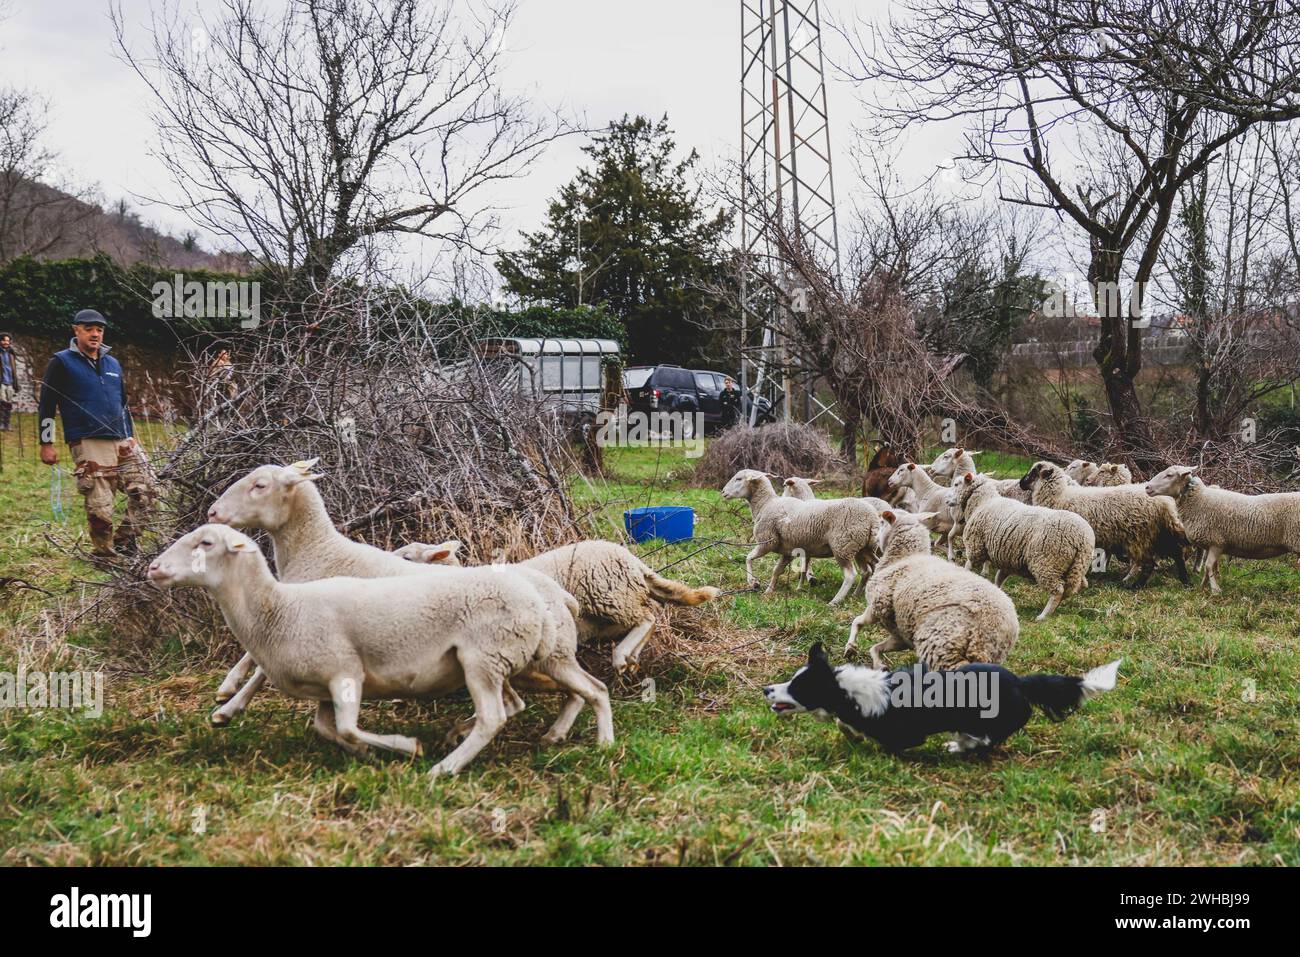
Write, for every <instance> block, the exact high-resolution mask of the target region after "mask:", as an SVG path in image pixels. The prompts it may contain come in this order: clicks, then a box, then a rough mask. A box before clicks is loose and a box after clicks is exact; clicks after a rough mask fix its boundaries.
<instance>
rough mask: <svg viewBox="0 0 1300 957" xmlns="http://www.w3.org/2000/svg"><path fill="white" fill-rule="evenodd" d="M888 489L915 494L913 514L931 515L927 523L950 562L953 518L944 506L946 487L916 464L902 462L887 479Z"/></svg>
mask: <svg viewBox="0 0 1300 957" xmlns="http://www.w3.org/2000/svg"><path fill="white" fill-rule="evenodd" d="M941 457H942V456H941ZM889 488H890V490H891V491H893V490H894V489H911V490H912V491H913V492H914V493H916V512H915V514H918V515H920V514H925V513H927V512H930V513H933V518H932V519H931V520H930V522H929V523H928V524H929V527H930V528H931V530H933V531H935V532H938V533H939V541H938V544H939V545H941V546H943V547H944V548H946V549H947V550H948V557H949V559H950V560H951V558H952V543H951V532H952V526H953V517H952V513H951V512H950V511H949V510H948V506H947V505H946V504H945V499H947V497H948V487H947V485H946V484H944V485H940V484H939V483H938V482H936V481H935V480H934V479H932V478H930V475H929V473H927V472H926V470H925V469H924V468H922V467H921V466H919V465H917V464H916V463H914V462H904V463H903V464H902V465H900V466H899V467H898V468H896V469H894V474H893V475H891V476H890V477H889Z"/></svg>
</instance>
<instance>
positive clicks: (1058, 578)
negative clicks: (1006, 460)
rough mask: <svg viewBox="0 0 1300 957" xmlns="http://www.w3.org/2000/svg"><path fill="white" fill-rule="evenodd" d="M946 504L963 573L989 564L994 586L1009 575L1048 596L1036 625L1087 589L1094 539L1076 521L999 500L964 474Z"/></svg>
mask: <svg viewBox="0 0 1300 957" xmlns="http://www.w3.org/2000/svg"><path fill="white" fill-rule="evenodd" d="M949 504H950V505H951V506H952V507H954V508H955V509H957V511H958V514H959V515H960V516H961V520H962V521H963V522H964V525H965V529H966V531H965V543H966V568H967V569H971V568H974V569H976V570H977V571H978V570H981V569H983V568H984V567H985V565H986V563H987V564H991V565H992V566H993V568H994V569H995V570H996V575H995V577H994V579H993V584H995V585H1001V584H1002V582H1003V581H1004V580H1005V579H1006V578H1007V577H1009V576H1011V575H1023V576H1025V577H1027V578H1031V579H1033V581H1034V582H1035V584H1037V585H1038V586H1039V587H1040V588H1045V589H1046V590H1047V593H1048V599H1047V605H1046V606H1045V607H1044V608H1043V610H1042V612H1041V613H1040V614H1039V615H1038V620H1039V621H1042V620H1043V619H1044V618H1046V617H1047V616H1048V615H1050V614H1051V613H1052V612H1054V611H1055V610H1056V606H1057V605H1058V604H1060V602H1061V600H1062V599H1064V598H1070V597H1071V596H1073V595H1076V594H1078V592H1080V591H1081V590H1082V589H1084V588H1085V587H1087V584H1088V577H1087V576H1088V568H1089V566H1090V565H1091V564H1092V560H1093V550H1094V548H1096V537H1095V536H1094V535H1093V531H1092V526H1090V525H1089V524H1088V523H1087V522H1085V521H1084V520H1083V518H1081V517H1080V516H1078V515H1075V514H1074V513H1073V512H1066V511H1061V510H1058V509H1051V508H1042V507H1040V506H1037V505H1023V504H1021V503H1020V502H1016V501H1012V500H1011V499H1009V498H1003V497H1002V496H1001V495H999V494H998V490H997V483H996V482H995V481H994V480H993V479H991V478H989V477H988V476H987V475H974V474H972V473H970V472H967V473H966V474H965V475H960V476H958V477H957V478H955V479H954V480H953V487H952V491H951V492H950V493H949Z"/></svg>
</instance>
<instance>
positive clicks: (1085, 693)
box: [1020, 659, 1123, 721]
mask: <svg viewBox="0 0 1300 957" xmlns="http://www.w3.org/2000/svg"><path fill="white" fill-rule="evenodd" d="M1122 660H1123V659H1117V660H1115V661H1112V662H1111V663H1110V664H1108V665H1102V666H1101V667H1100V668H1093V669H1092V670H1091V671H1089V672H1088V673H1087V674H1085V675H1083V676H1082V677H1079V678H1075V677H1071V676H1068V675H1025V676H1024V677H1022V678H1021V679H1020V690H1021V691H1022V692H1023V693H1024V696H1025V698H1026V699H1028V701H1029V703H1030V704H1032V705H1034V706H1036V707H1037V708H1039V709H1041V710H1042V712H1043V713H1044V714H1045V715H1047V716H1048V717H1049V718H1051V719H1052V720H1053V721H1060V720H1062V719H1063V718H1064V717H1065V716H1066V715H1068V714H1069V713H1070V712H1072V711H1074V710H1075V709H1076V708H1077V707H1079V705H1081V704H1083V703H1084V702H1085V701H1087V700H1088V699H1089V698H1091V697H1092V696H1093V695H1098V694H1101V693H1102V692H1103V691H1110V690H1111V689H1112V688H1114V687H1115V679H1116V678H1117V677H1118V676H1119V663H1120V661H1122Z"/></svg>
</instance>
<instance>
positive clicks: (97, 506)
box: [68, 439, 156, 555]
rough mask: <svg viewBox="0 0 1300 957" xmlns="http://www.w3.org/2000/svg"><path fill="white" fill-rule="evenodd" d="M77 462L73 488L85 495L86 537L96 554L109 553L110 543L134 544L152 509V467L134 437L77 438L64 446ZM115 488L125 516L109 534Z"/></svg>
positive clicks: (128, 547)
mask: <svg viewBox="0 0 1300 957" xmlns="http://www.w3.org/2000/svg"><path fill="white" fill-rule="evenodd" d="M68 448H69V449H70V450H71V452H72V461H73V462H75V463H76V465H77V471H76V476H77V491H78V492H80V493H81V494H82V495H84V496H85V497H86V517H87V518H88V519H89V521H90V541H91V544H92V545H93V546H94V549H93V550H94V553H95V554H96V555H111V554H113V546H114V543H116V544H117V546H118V547H119V548H122V549H123V550H129V549H130V548H132V547H134V545H135V540H136V537H137V536H138V535H139V534H140V532H141V531H142V530H143V529H144V527H145V525H146V523H147V521H148V515H149V513H150V512H151V511H152V509H153V505H154V499H155V496H156V489H155V487H154V480H153V470H152V469H150V467H149V460H148V459H147V458H146V457H145V454H144V450H143V449H142V448H140V446H139V444H138V443H137V442H136V440H135V439H81V440H80V441H77V442H74V443H72V444H71V445H69V446H68ZM116 492H123V493H124V494H125V495H126V517H125V518H124V519H123V520H122V524H121V525H120V526H119V527H118V530H117V535H116V536H114V534H113V502H114V495H115V493H116Z"/></svg>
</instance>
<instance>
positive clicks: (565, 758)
mask: <svg viewBox="0 0 1300 957" xmlns="http://www.w3.org/2000/svg"><path fill="white" fill-rule="evenodd" d="M29 434H30V431H29ZM4 441H5V448H4V471H3V473H0V515H3V519H0V521H2V522H3V527H4V534H3V567H2V568H0V576H5V577H13V578H21V579H24V580H26V581H28V582H30V583H32V584H35V585H39V586H40V587H42V588H44V589H46V590H47V591H49V592H51V593H53V595H52V596H46V595H44V594H41V593H39V592H33V591H30V590H27V589H23V588H21V587H17V586H9V587H6V588H5V589H4V591H3V592H0V599H2V600H3V602H4V604H3V605H0V628H2V629H3V633H2V634H0V671H5V670H8V671H13V670H14V669H16V667H17V666H18V664H19V663H20V662H22V663H26V664H28V665H29V666H30V667H35V666H36V665H37V664H40V663H42V662H49V661H51V660H55V658H56V657H57V660H58V661H62V662H65V663H67V662H77V663H79V664H80V665H81V667H83V668H88V669H94V668H97V667H101V666H102V661H103V658H102V655H100V654H99V653H98V651H97V649H99V648H101V647H103V645H104V643H105V642H106V641H107V640H109V639H110V638H111V634H109V635H107V636H106V633H105V630H107V631H108V632H111V623H108V624H101V625H98V626H96V627H94V628H88V629H86V631H85V632H84V633H81V632H78V633H74V634H73V635H72V636H71V637H70V638H69V640H68V642H67V645H66V646H64V645H61V644H59V643H58V642H57V641H53V640H47V639H48V635H47V634H46V632H45V631H44V630H43V626H42V610H43V609H44V608H46V607H49V606H50V605H51V604H53V603H55V602H67V601H69V600H71V599H75V598H76V597H77V596H78V594H79V593H80V590H81V589H84V588H87V587H92V586H87V585H85V584H83V582H86V581H93V580H94V578H95V577H96V574H97V573H96V572H95V570H94V569H92V568H90V567H89V566H84V565H81V564H80V563H78V562H75V561H70V560H68V559H67V558H65V557H64V556H63V555H62V554H61V553H60V552H59V551H58V550H57V549H56V548H55V547H54V546H52V545H51V544H50V543H49V542H48V541H47V540H46V538H45V535H44V532H45V530H46V528H47V526H49V525H50V524H51V523H52V522H53V520H52V517H51V513H50V499H49V495H50V493H49V472H48V470H47V469H45V468H44V467H43V466H41V465H39V463H37V462H36V461H35V451H34V448H33V446H32V445H31V443H30V442H29V443H28V447H27V451H26V455H25V457H20V456H19V453H18V449H17V446H16V443H15V442H14V436H12V435H6V436H5V438H4ZM607 462H608V464H609V465H610V467H611V469H612V471H613V473H614V478H613V479H612V480H611V481H610V482H608V483H599V484H594V485H592V484H587V483H582V482H580V483H579V485H578V487H576V488H575V495H576V497H577V499H578V500H579V501H580V502H582V503H583V504H584V505H586V506H587V507H589V508H590V510H591V513H592V516H593V521H594V522H595V524H596V527H597V529H598V530H599V531H601V532H603V534H605V535H606V536H609V537H614V536H615V534H616V532H615V530H616V528H618V527H621V521H622V520H621V513H622V510H623V509H624V508H627V507H630V506H633V505H645V504H687V505H692V506H694V507H695V509H696V512H697V526H696V532H697V536H698V538H699V539H700V541H697V542H696V543H694V544H691V543H682V544H678V545H673V546H669V547H662V548H655V547H654V546H653V545H647V546H638V547H637V551H638V552H639V553H641V554H643V555H645V556H646V557H647V561H649V562H650V564H651V565H652V566H653V567H656V568H662V567H663V566H666V565H668V564H669V563H670V562H676V561H678V560H679V559H683V558H685V559H686V560H685V561H681V562H680V564H676V565H674V566H673V567H672V568H671V569H670V571H669V572H668V574H671V575H674V576H676V577H679V578H681V579H683V580H685V581H687V582H689V583H692V584H706V583H707V584H715V585H719V586H721V587H723V588H726V589H732V588H738V587H740V586H742V585H743V584H744V563H743V556H744V552H745V550H746V549H745V548H743V547H740V546H739V545H718V546H715V547H712V548H708V549H706V550H704V551H702V552H698V553H697V554H694V555H692V552H695V551H696V549H698V548H700V546H701V545H703V544H705V543H707V542H710V541H714V540H723V541H727V542H745V541H747V539H748V535H749V532H750V524H749V516H748V512H747V510H746V509H743V508H742V506H740V505H738V504H735V503H725V502H723V501H722V499H721V497H720V496H719V495H718V493H717V492H716V491H714V490H709V489H697V488H691V487H689V486H688V485H687V484H686V477H687V476H688V474H689V470H690V462H689V461H688V460H686V459H684V458H683V457H682V455H681V451H680V450H665V451H663V452H658V451H655V450H649V449H636V450H621V451H607ZM981 464H982V466H983V467H985V468H989V469H992V470H994V471H997V470H998V469H1006V470H1007V474H1010V472H1011V471H1013V470H1015V469H1017V468H1021V467H1022V466H1023V463H1021V462H1020V461H1018V460H1010V459H1004V460H1002V461H997V460H991V458H986V459H985V460H983V461H982V463H981ZM821 488H822V489H824V491H823V494H837V493H843V492H844V491H845V490H844V489H839V490H836V489H835V488H833V487H832V488H829V489H827V488H826V487H825V486H822V487H821ZM65 508H66V512H67V521H68V526H67V532H65V534H67V533H68V532H72V533H75V531H76V530H77V529H78V528H79V527H80V526H81V523H82V522H83V520H84V513H83V512H82V510H81V505H80V500H79V499H77V498H76V496H75V492H74V491H73V490H72V488H71V483H70V480H65ZM56 524H57V523H56ZM687 556H690V557H687ZM772 561H774V559H772V558H770V557H769V558H767V559H764V560H763V561H762V562H760V563H759V571H760V574H762V573H764V572H766V571H769V570H770V568H771V563H772ZM814 571H815V572H820V574H819V581H818V583H817V584H816V585H815V586H814V588H813V590H812V592H811V594H809V593H805V592H795V591H794V590H793V577H792V576H787V579H786V582H785V584H784V587H783V588H782V589H780V590H779V591H778V593H777V594H775V595H772V596H764V595H761V594H755V593H744V594H739V595H733V596H729V597H725V598H722V599H720V600H719V601H718V602H717V603H715V605H714V606H712V607H711V606H704V607H703V608H702V609H700V610H698V611H690V612H677V613H675V614H674V618H673V621H674V634H673V636H672V638H671V639H670V640H668V641H665V642H661V643H659V644H656V641H655V639H653V638H652V640H651V643H650V645H649V646H648V650H647V652H646V653H645V655H644V656H643V658H642V664H643V676H646V675H648V676H650V677H652V678H653V681H654V685H653V694H651V693H650V690H651V689H650V686H649V685H643V684H641V679H642V677H643V676H638V677H637V678H635V679H628V680H622V681H619V680H614V679H612V678H611V677H610V676H609V667H608V664H607V661H608V647H607V646H603V647H601V648H599V649H597V650H594V651H591V652H588V653H585V657H584V660H585V661H587V662H589V663H590V666H591V667H592V668H593V670H597V671H598V673H600V674H601V676H602V677H604V678H608V679H609V680H610V681H611V693H612V695H613V696H614V698H615V702H614V719H615V731H616V734H617V736H618V741H617V745H616V747H615V748H614V749H613V750H612V751H607V752H600V751H597V750H596V749H595V748H594V747H593V742H594V730H593V726H592V720H591V714H590V711H587V712H585V713H584V714H583V716H582V717H581V718H580V719H579V721H578V724H577V726H576V728H575V730H574V733H573V735H572V736H571V737H570V739H569V741H568V742H566V743H565V744H564V745H562V746H560V747H556V748H553V749H543V748H540V747H539V746H538V745H537V744H536V743H535V742H536V741H537V738H538V737H539V736H540V734H541V733H542V732H543V731H544V730H545V728H546V726H547V725H548V724H549V723H550V720H551V719H552V717H553V715H554V713H555V710H556V706H557V702H556V701H555V700H554V699H549V700H548V699H547V698H546V697H545V696H542V695H534V696H532V697H531V698H529V707H528V710H527V711H526V712H525V713H524V714H523V715H522V716H520V718H518V719H516V720H514V721H512V722H511V723H510V724H509V725H508V726H507V727H506V729H505V731H504V732H503V733H502V734H501V736H500V737H499V738H498V739H497V741H496V742H495V743H494V744H493V745H492V746H490V747H489V748H488V749H487V750H486V751H485V752H484V753H483V754H482V755H480V757H479V758H478V759H477V760H476V761H475V762H474V763H473V764H471V765H470V767H469V768H468V769H467V771H466V772H465V773H464V774H463V775H462V776H460V777H458V778H456V779H453V780H444V779H439V780H437V781H431V779H430V778H429V776H428V773H427V772H428V769H429V767H430V766H431V764H432V761H431V760H430V759H429V758H428V757H426V758H421V759H419V760H417V761H415V762H413V763H412V762H406V761H402V760H399V759H393V758H388V757H380V758H375V759H371V760H359V759H356V758H353V757H350V756H349V755H347V754H345V753H344V752H342V751H341V750H340V749H338V748H337V747H335V746H333V745H331V744H329V743H328V742H326V741H324V740H323V739H321V738H319V737H317V736H316V734H315V733H314V732H313V731H312V730H311V728H310V715H311V711H312V709H311V706H309V705H308V704H307V703H305V702H298V701H293V700H291V699H288V698H285V697H283V696H281V695H279V694H277V693H275V692H272V691H268V692H263V694H262V695H261V696H260V697H259V698H258V699H257V700H256V701H255V702H254V703H253V705H252V706H251V708H250V709H249V711H248V712H246V713H245V714H244V715H242V716H241V717H239V718H238V719H236V721H235V723H234V724H233V725H232V726H230V727H227V728H223V729H214V728H212V727H211V726H210V725H209V724H208V720H207V718H208V714H209V712H210V711H211V710H212V708H213V707H214V701H213V695H214V693H215V691H216V688H217V685H218V684H219V682H220V679H221V677H222V675H223V674H224V670H225V667H227V666H228V665H229V663H230V662H232V661H233V652H232V654H231V655H230V656H228V658H227V659H226V660H224V661H220V662H216V661H210V660H209V663H208V664H206V665H204V664H201V663H196V662H201V661H203V660H205V659H204V656H203V655H199V654H195V655H192V656H187V655H186V654H185V653H184V652H185V649H184V648H182V649H180V651H179V652H178V653H176V654H174V655H168V656H164V657H163V659H162V664H159V665H157V666H155V667H153V668H152V669H151V670H137V671H132V672H127V671H122V670H117V671H111V672H110V673H109V674H108V675H107V678H106V698H107V700H106V706H105V710H104V713H103V715H102V716H101V717H100V718H98V719H92V718H89V717H86V716H84V715H81V714H79V713H76V712H70V711H60V710H27V709H13V710H8V711H0V864H8V865H14V864H29V863H30V864H127V865H149V864H166V863H195V864H199V863H212V864H417V863H421V864H444V863H455V864H459V863H488V864H749V865H756V864H784V865H790V864H806V863H818V864H1035V865H1042V864H1105V865H1134V864H1297V863H1300V741H1298V740H1297V737H1298V736H1297V731H1298V730H1300V707H1298V706H1300V692H1298V691H1297V684H1296V676H1297V674H1298V673H1300V623H1297V620H1296V614H1295V596H1296V591H1297V585H1300V570H1297V568H1296V567H1295V564H1294V562H1293V561H1292V560H1291V559H1278V560H1274V561H1269V562H1254V563H1249V562H1242V561H1234V562H1232V563H1231V564H1230V565H1229V567H1228V569H1227V573H1226V575H1225V576H1224V580H1223V584H1224V589H1225V593H1224V595H1223V596H1222V597H1221V598H1219V599H1211V598H1210V597H1209V596H1208V594H1207V593H1205V592H1203V591H1200V590H1198V589H1196V588H1190V587H1185V586H1182V585H1180V584H1178V583H1177V581H1176V580H1175V579H1173V578H1172V576H1171V575H1169V574H1168V573H1165V572H1161V573H1158V574H1157V576H1156V578H1155V579H1154V580H1153V584H1152V585H1151V586H1150V587H1148V588H1145V589H1143V590H1142V591H1140V592H1137V593H1131V592H1128V591H1125V590H1122V589H1120V588H1119V587H1118V585H1117V584H1116V582H1117V579H1118V575H1117V574H1115V573H1111V574H1109V575H1106V576H1096V575H1094V576H1092V577H1091V581H1092V582H1093V585H1092V587H1090V588H1089V589H1088V590H1087V591H1086V592H1085V593H1084V594H1083V595H1082V596H1080V597H1078V598H1075V599H1073V600H1071V601H1069V602H1067V603H1065V604H1064V605H1063V606H1062V609H1061V612H1060V613H1059V614H1058V615H1056V616H1055V617H1053V618H1051V619H1049V620H1048V621H1046V622H1042V623H1036V622H1034V621H1033V618H1034V615H1036V614H1037V612H1038V610H1039V609H1040V608H1041V606H1042V604H1043V601H1044V598H1043V595H1042V593H1041V592H1039V591H1038V590H1037V589H1036V588H1035V587H1034V586H1033V585H1032V584H1030V583H1027V582H1024V581H1022V580H1019V579H1016V580H1013V581H1012V582H1011V583H1010V585H1009V593H1010V594H1011V596H1012V598H1013V599H1014V600H1015V602H1016V605H1017V608H1018V609H1019V611H1020V617H1021V635H1020V641H1019V644H1018V645H1017V646H1016V648H1015V649H1014V651H1013V652H1012V654H1011V657H1010V660H1009V661H1008V662H1007V664H1008V665H1009V666H1010V667H1012V668H1013V669H1014V670H1017V671H1021V672H1028V671H1060V672H1065V673H1079V672H1081V671H1083V670H1085V669H1087V668H1089V667H1092V666H1094V665H1098V664H1102V663H1104V662H1106V661H1109V660H1111V659H1114V658H1117V657H1123V659H1124V664H1123V666H1122V668H1121V680H1120V684H1119V687H1118V688H1117V689H1116V690H1115V691H1114V692H1112V693H1110V694H1108V695H1104V696H1102V697H1101V698H1099V699H1096V700H1094V701H1091V702H1089V703H1088V704H1087V705H1086V706H1085V708H1084V709H1083V710H1082V711H1081V712H1080V713H1078V714H1076V715H1074V716H1073V717H1071V718H1069V719H1068V720H1066V721H1065V722H1063V723H1060V724H1053V723H1052V722H1050V721H1048V720H1047V719H1045V718H1043V717H1041V716H1036V717H1035V718H1034V719H1033V720H1032V721H1031V722H1030V724H1029V725H1028V726H1027V728H1026V729H1025V730H1024V731H1023V732H1021V733H1020V734H1018V735H1017V736H1015V737H1014V738H1012V739H1011V741H1010V742H1008V745H1007V746H1006V748H1005V749H1003V750H1002V751H1001V752H999V753H996V754H994V755H991V756H988V757H982V758H974V759H970V758H960V757H955V756H950V755H948V754H947V753H945V752H944V751H943V748H942V743H943V741H942V738H941V737H936V738H933V739H931V741H930V742H929V743H928V744H927V745H926V746H925V747H923V748H921V749H919V750H917V751H916V752H914V753H912V754H910V755H909V756H907V757H903V758H899V757H893V756H890V755H888V754H885V753H884V752H882V751H880V750H879V749H878V748H876V747H875V746H874V745H871V744H854V743H851V742H850V741H848V740H847V739H846V738H844V737H843V736H842V735H841V734H840V733H839V731H837V730H836V728H835V727H834V725H832V724H828V723H823V722H819V721H816V720H814V719H812V718H810V717H799V718H792V719H778V718H777V717H776V716H774V715H772V714H771V713H769V712H768V711H767V709H766V708H765V706H764V703H763V700H762V695H761V694H760V692H759V689H760V688H761V686H762V685H763V684H765V683H767V682H770V681H773V680H783V679H785V678H786V677H788V676H789V675H790V674H791V673H793V671H794V670H795V669H796V668H797V667H798V666H799V665H800V664H801V663H802V662H803V659H804V656H805V654H806V651H807V648H808V646H809V645H810V644H812V642H814V641H817V640H821V641H824V642H826V643H827V646H828V648H829V649H831V651H832V656H833V658H834V659H835V660H839V658H840V656H841V653H842V649H843V646H844V641H845V639H846V637H847V633H848V624H849V621H850V620H851V618H852V617H853V616H854V615H856V614H857V613H858V612H859V611H860V610H861V608H862V600H861V598H860V597H856V598H854V599H851V600H850V601H849V602H847V604H846V607H844V608H842V609H832V608H830V607H829V606H828V605H827V601H828V600H829V598H830V597H831V596H832V595H833V594H834V592H835V590H836V588H837V587H838V580H839V574H838V570H837V569H836V568H835V567H834V565H833V563H830V562H821V563H816V564H815V565H814ZM1121 574H1122V572H1121ZM42 636H44V637H42ZM872 640H878V639H874V638H873V636H872V634H865V635H864V643H869V642H870V641H872ZM56 653H57V654H56ZM911 660H912V656H911V655H910V654H907V655H896V656H895V657H894V659H893V663H894V664H896V665H901V664H906V663H909V662H910V661H911ZM70 666H71V665H70V664H65V667H70ZM46 667H53V666H52V665H48V664H47V665H46ZM470 710H471V709H470V706H469V703H468V700H467V699H463V698H456V699H449V700H446V701H441V702H437V703H435V704H432V705H427V706H426V705H419V704H411V703H373V704H368V705H367V706H366V708H365V709H364V710H363V712H362V714H363V719H364V722H365V725H366V727H368V728H369V729H371V730H376V731H378V730H382V731H385V732H400V733H405V734H412V735H415V736H417V737H419V738H420V739H421V740H422V741H423V742H424V743H425V748H426V752H427V753H428V754H431V755H433V756H434V758H433V759H434V760H436V758H437V756H439V755H440V754H441V753H442V751H443V748H444V745H443V744H442V741H441V739H442V735H443V733H444V732H445V731H446V730H447V729H448V728H449V727H450V726H451V725H452V723H453V722H454V721H456V720H458V719H460V718H463V717H465V716H467V715H468V713H469V712H470Z"/></svg>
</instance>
